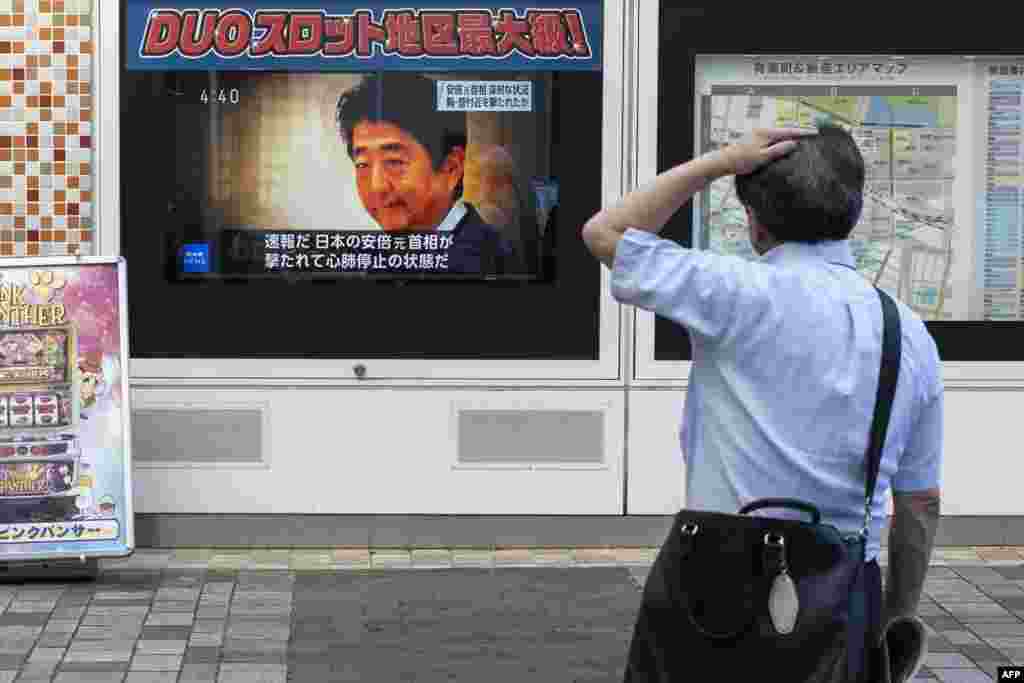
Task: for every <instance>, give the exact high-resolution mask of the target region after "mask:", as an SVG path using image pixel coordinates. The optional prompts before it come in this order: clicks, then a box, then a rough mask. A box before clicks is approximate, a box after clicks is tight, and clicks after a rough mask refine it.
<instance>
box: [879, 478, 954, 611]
mask: <svg viewBox="0 0 1024 683" xmlns="http://www.w3.org/2000/svg"><path fill="white" fill-rule="evenodd" d="M893 507H894V510H893V518H892V528H891V529H890V531H889V566H888V576H887V578H886V587H885V612H886V619H889V618H892V617H894V616H898V615H912V614H915V613H916V612H917V606H918V602H919V601H920V599H921V593H922V592H923V589H924V581H925V577H926V576H927V575H928V564H929V562H930V560H931V555H932V548H933V545H934V542H935V532H936V529H937V528H938V524H939V510H940V507H941V505H940V502H939V495H938V492H937V491H934V492H932V491H929V492H922V493H900V494H894V495H893Z"/></svg>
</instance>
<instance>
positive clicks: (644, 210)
mask: <svg viewBox="0 0 1024 683" xmlns="http://www.w3.org/2000/svg"><path fill="white" fill-rule="evenodd" d="M817 132H818V131H817V130H808V129H804V128H767V129H758V130H755V131H754V132H753V133H751V135H750V136H749V137H747V138H745V139H744V140H741V141H740V142H737V143H736V144H733V145H729V146H728V147H724V148H722V149H719V150H716V151H714V152H711V153H709V154H704V155H702V156H700V157H697V158H696V159H691V160H690V161H687V162H686V163H683V164H680V165H679V166H675V167H673V168H670V169H669V170H667V171H664V172H662V173H660V174H659V175H658V176H657V177H656V178H655V179H654V180H653V181H651V182H650V183H647V184H646V185H645V186H643V187H641V188H638V189H637V190H634V191H633V192H631V193H630V194H628V195H626V196H625V197H623V198H622V200H621V201H619V202H618V203H617V204H615V205H614V206H610V207H608V208H605V209H603V210H601V211H600V212H598V213H597V214H596V215H595V216H593V217H592V218H591V219H590V220H589V221H587V224H586V225H585V226H584V227H583V241H584V242H585V243H586V245H587V248H588V249H589V250H590V253H592V254H593V255H594V256H596V257H597V258H598V260H600V261H601V263H603V264H605V265H606V266H608V267H609V268H612V267H613V266H614V263H615V252H616V250H617V248H618V244H619V241H620V240H621V239H622V236H623V235H624V234H625V232H626V231H627V230H629V229H630V228H634V229H636V230H645V231H647V232H651V233H654V234H658V233H659V232H660V231H661V229H662V228H663V227H664V226H665V224H666V223H667V222H668V220H669V219H670V218H671V217H672V216H673V215H674V214H675V213H676V211H678V210H679V209H680V208H681V207H682V206H683V205H684V204H686V202H688V201H689V200H690V198H691V197H692V196H693V195H694V194H696V193H697V192H699V191H701V190H702V189H704V188H705V187H706V186H707V185H708V184H709V183H711V182H713V181H714V180H715V179H717V178H719V177H721V176H725V175H745V174H747V173H750V172H751V171H753V170H754V169H756V168H758V167H760V166H761V165H762V164H765V163H768V162H769V161H774V160H775V159H778V158H780V157H783V156H785V155H786V154H789V153H790V152H791V151H792V150H793V148H794V147H796V141H795V140H796V139H797V138H801V137H806V136H808V135H816V134H817Z"/></svg>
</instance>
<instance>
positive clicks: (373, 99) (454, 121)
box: [335, 71, 466, 197]
mask: <svg viewBox="0 0 1024 683" xmlns="http://www.w3.org/2000/svg"><path fill="white" fill-rule="evenodd" d="M436 88H437V86H436V84H435V82H434V81H432V80H431V79H429V78H426V77H424V76H422V75H420V74H417V73H409V72H404V71H385V72H381V73H375V74H370V75H368V76H367V77H366V78H364V79H363V80H362V81H361V82H360V83H359V84H358V85H357V86H356V87H354V88H352V89H351V90H348V91H346V92H344V93H342V94H341V97H339V98H338V104H337V107H336V110H335V118H336V120H337V123H338V129H339V131H340V133H341V137H342V138H343V139H344V140H345V147H346V148H347V149H348V155H349V157H351V156H352V131H353V129H355V127H356V126H357V125H358V124H360V123H362V122H364V121H367V122H378V121H381V122H385V123H391V124H393V125H395V126H398V127H399V128H401V129H402V130H404V131H405V132H406V133H408V134H409V135H411V136H413V137H414V138H416V140H417V141H418V142H419V143H420V144H421V145H423V146H424V147H426V149H427V151H428V152H429V153H430V158H431V159H432V160H433V162H434V170H438V169H439V168H440V167H441V164H442V163H443V162H444V160H445V158H446V157H447V156H448V153H449V152H451V151H452V149H454V148H456V147H462V148H465V147H466V114H465V112H447V111H437V91H436ZM453 195H454V197H460V196H462V180H461V179H460V180H459V184H458V186H456V188H455V190H454V192H453Z"/></svg>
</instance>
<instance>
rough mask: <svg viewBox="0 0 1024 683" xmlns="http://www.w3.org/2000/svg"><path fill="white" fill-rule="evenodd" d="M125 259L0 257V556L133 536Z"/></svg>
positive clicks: (113, 546)
mask: <svg viewBox="0 0 1024 683" xmlns="http://www.w3.org/2000/svg"><path fill="white" fill-rule="evenodd" d="M124 283H125V279H124V261H123V259H116V260H115V259H98V258H97V259H86V258H82V259H75V260H70V261H69V260H65V259H33V260H27V259H12V260H5V261H4V262H3V264H2V265H0V562H4V561H31V560H42V559H60V558H69V557H75V558H77V557H81V556H86V557H89V558H95V557H117V556H123V555H127V554H129V553H130V552H131V549H132V546H133V545H134V538H133V526H132V510H131V507H132V506H131V487H130V465H129V444H130V440H129V405H128V383H127V365H126V360H127V357H128V356H127V339H128V337H127V321H126V303H125V302H126V299H125V286H124Z"/></svg>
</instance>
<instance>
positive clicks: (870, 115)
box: [695, 85, 957, 320]
mask: <svg viewBox="0 0 1024 683" xmlns="http://www.w3.org/2000/svg"><path fill="white" fill-rule="evenodd" d="M702 100H703V102H702V104H703V106H702V126H701V129H702V131H703V132H702V138H703V139H702V140H701V146H702V150H703V151H705V152H706V151H710V150H712V149H715V148H717V147H719V146H721V145H724V144H728V143H729V142H732V141H734V140H736V139H738V138H741V137H743V136H744V135H746V134H747V133H748V132H750V131H751V130H752V129H753V128H760V127H778V126H794V125H795V126H804V127H806V126H813V125H816V124H817V123H819V122H822V121H830V122H832V123H834V124H837V125H840V126H842V127H844V128H845V129H847V130H849V131H851V133H852V134H853V136H854V139H855V140H856V141H857V143H858V145H859V147H860V151H861V154H862V155H863V156H864V162H865V166H866V170H867V178H866V182H865V195H866V196H865V197H864V209H863V212H862V214H861V218H860V222H859V223H858V224H857V226H856V227H855V228H854V230H853V233H852V234H851V235H850V241H851V245H852V247H853V251H854V257H855V259H856V266H857V270H858V272H860V273H861V274H862V275H864V277H865V278H867V279H869V280H870V281H871V282H873V283H874V284H876V285H877V286H879V287H881V288H882V289H884V290H886V291H887V292H889V293H890V294H891V295H893V296H894V297H897V298H899V299H900V300H902V301H903V302H904V303H906V304H907V305H909V306H911V307H912V308H914V309H915V310H916V311H918V313H919V314H920V315H921V316H922V317H923V318H924V319H926V320H940V319H949V318H950V317H951V314H950V312H949V308H950V307H949V305H948V302H949V300H950V297H951V296H952V285H951V281H950V273H951V270H952V265H953V263H952V262H953V249H952V244H953V236H954V230H955V223H954V212H953V180H954V177H955V169H954V167H953V158H954V153H955V149H956V134H955V131H956V117H957V98H956V90H955V88H952V87H950V88H945V87H936V86H931V87H920V88H910V87H906V86H894V87H893V86H863V85H861V86H847V87H828V86H776V85H769V86H753V87H748V86H736V85H728V86H715V87H713V88H712V90H711V95H710V96H706V97H704V98H702ZM698 221H699V222H698V225H697V226H696V227H697V229H696V234H695V237H696V238H697V242H696V246H699V247H702V248H707V249H711V250H713V251H715V252H718V253H726V254H734V255H737V256H742V257H745V258H754V257H755V254H754V252H753V250H752V249H751V247H750V242H749V239H748V236H747V217H746V213H745V211H744V210H743V207H742V206H741V205H740V203H739V201H738V200H737V198H736V193H735V186H734V182H733V178H732V177H731V176H730V177H727V178H722V179H719V180H718V181H716V182H714V183H713V184H712V185H711V186H710V187H709V188H708V190H707V191H705V192H704V193H702V197H701V201H700V205H699V216H698Z"/></svg>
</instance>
